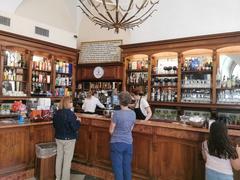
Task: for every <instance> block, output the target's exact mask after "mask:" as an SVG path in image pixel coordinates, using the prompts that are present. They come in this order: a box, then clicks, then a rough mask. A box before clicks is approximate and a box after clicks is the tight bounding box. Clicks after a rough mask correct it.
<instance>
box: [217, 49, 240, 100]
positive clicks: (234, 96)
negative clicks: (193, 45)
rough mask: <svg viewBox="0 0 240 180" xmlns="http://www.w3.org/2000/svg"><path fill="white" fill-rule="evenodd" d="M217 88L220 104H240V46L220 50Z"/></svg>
mask: <svg viewBox="0 0 240 180" xmlns="http://www.w3.org/2000/svg"><path fill="white" fill-rule="evenodd" d="M218 57H219V61H218V66H217V67H218V68H217V74H216V89H217V103H218V104H240V46H234V47H226V48H222V49H219V50H218Z"/></svg>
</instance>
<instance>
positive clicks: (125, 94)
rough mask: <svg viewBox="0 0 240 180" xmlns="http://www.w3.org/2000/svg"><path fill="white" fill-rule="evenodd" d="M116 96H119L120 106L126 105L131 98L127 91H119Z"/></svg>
mask: <svg viewBox="0 0 240 180" xmlns="http://www.w3.org/2000/svg"><path fill="white" fill-rule="evenodd" d="M118 98H119V102H120V105H122V106H127V105H128V104H129V103H130V102H131V100H132V98H131V95H130V94H129V92H127V91H125V92H124V91H123V92H121V93H120V94H119V95H118Z"/></svg>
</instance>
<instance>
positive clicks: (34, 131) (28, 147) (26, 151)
mask: <svg viewBox="0 0 240 180" xmlns="http://www.w3.org/2000/svg"><path fill="white" fill-rule="evenodd" d="M52 141H54V138H53V128H52V124H51V123H45V124H44V123H43V124H41V123H39V124H38V125H37V124H36V125H35V126H32V125H29V126H16V125H15V126H13V127H11V126H8V127H6V128H4V127H1V130H0V146H1V147H0V154H1V156H0V162H1V163H0V179H1V177H2V176H5V175H7V174H14V173H16V172H18V171H23V170H27V169H32V168H34V164H35V163H34V161H35V157H36V155H35V154H36V153H35V145H36V144H37V143H44V142H52Z"/></svg>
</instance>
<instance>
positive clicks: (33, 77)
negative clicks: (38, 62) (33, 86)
mask: <svg viewBox="0 0 240 180" xmlns="http://www.w3.org/2000/svg"><path fill="white" fill-rule="evenodd" d="M35 76H36V75H35V71H33V73H32V82H35V81H36V77H35Z"/></svg>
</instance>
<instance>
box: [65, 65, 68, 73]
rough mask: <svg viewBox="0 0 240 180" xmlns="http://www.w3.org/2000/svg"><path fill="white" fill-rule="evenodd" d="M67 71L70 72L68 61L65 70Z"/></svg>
mask: <svg viewBox="0 0 240 180" xmlns="http://www.w3.org/2000/svg"><path fill="white" fill-rule="evenodd" d="M65 72H66V73H67V74H68V73H69V64H68V63H66V70H65Z"/></svg>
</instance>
